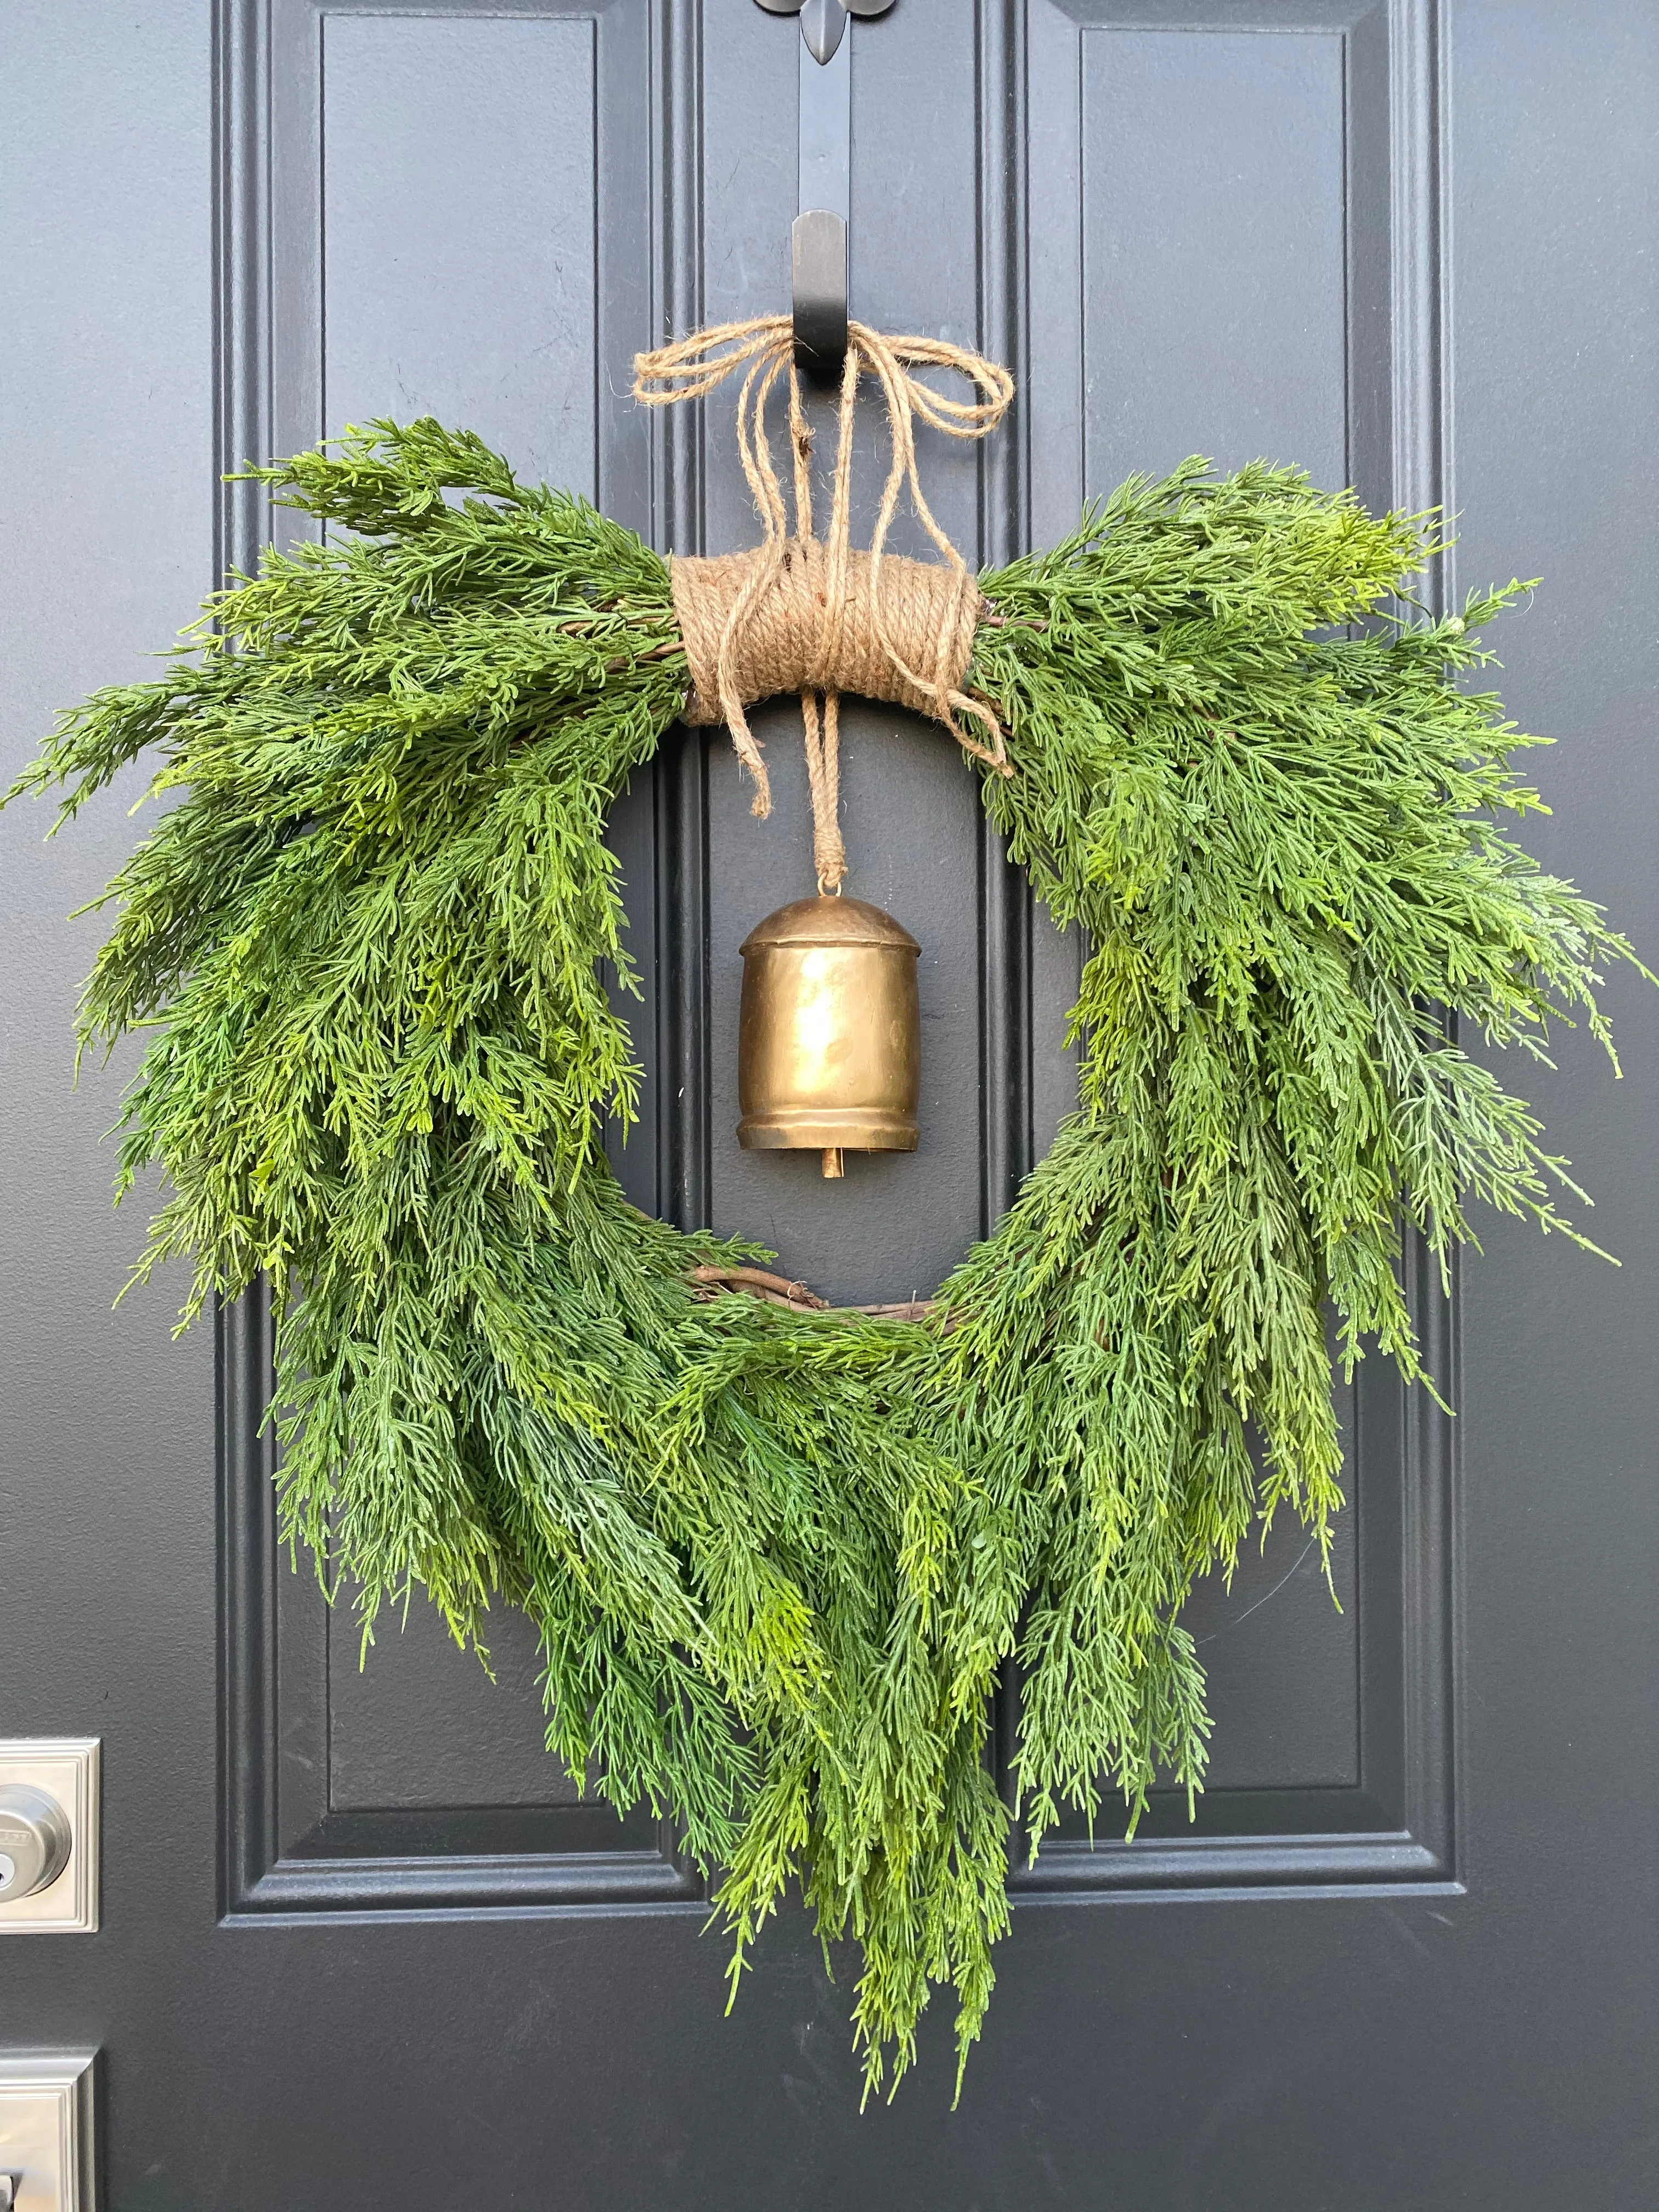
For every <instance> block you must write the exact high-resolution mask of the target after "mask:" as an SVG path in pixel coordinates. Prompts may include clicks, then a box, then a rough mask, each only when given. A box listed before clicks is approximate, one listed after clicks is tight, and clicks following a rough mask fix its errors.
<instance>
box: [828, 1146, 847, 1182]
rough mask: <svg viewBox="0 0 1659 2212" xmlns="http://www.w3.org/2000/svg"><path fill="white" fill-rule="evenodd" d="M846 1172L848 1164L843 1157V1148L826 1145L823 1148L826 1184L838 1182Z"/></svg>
mask: <svg viewBox="0 0 1659 2212" xmlns="http://www.w3.org/2000/svg"><path fill="white" fill-rule="evenodd" d="M846 1172H847V1164H846V1162H845V1160H844V1159H843V1158H842V1148H841V1146H839V1145H826V1146H824V1148H823V1179H824V1181H825V1182H836V1181H838V1180H839V1178H840V1177H841V1176H844V1175H845V1174H846Z"/></svg>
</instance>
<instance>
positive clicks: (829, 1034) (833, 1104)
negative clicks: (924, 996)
mask: <svg viewBox="0 0 1659 2212" xmlns="http://www.w3.org/2000/svg"><path fill="white" fill-rule="evenodd" d="M920 953H921V946H920V945H918V944H917V943H916V940H915V938H914V937H912V936H911V934H910V933H909V932H908V930H907V929H902V928H901V927H899V925H898V923H897V922H896V921H894V920H893V917H892V916H891V915H889V914H884V913H883V912H882V910H881V908H879V907H878V906H869V905H866V902H865V901H864V900H862V899H855V898H829V897H824V896H819V897H817V898H805V899H796V900H795V901H794V902H793V903H792V904H791V905H789V906H783V907H780V908H778V910H777V912H776V913H775V914H769V915H768V916H767V917H766V919H765V921H763V922H761V923H759V924H758V925H757V927H755V928H754V929H752V930H751V931H750V933H749V935H748V936H747V937H746V938H745V939H744V944H743V1003H742V1011H741V1012H740V1014H739V1016H738V1105H739V1106H740V1108H741V1109H742V1112H743V1119H742V1120H741V1121H739V1122H738V1143H739V1144H740V1145H741V1146H744V1149H745V1150H746V1151H750V1152H788V1151H800V1152H823V1155H824V1161H823V1171H824V1173H825V1175H827V1176H836V1175H839V1174H840V1173H841V1172H842V1167H841V1157H840V1156H841V1153H842V1152H843V1151H848V1152H915V1149H916V1144H917V1140H918V1139H919V1136H920V1130H919V1127H918V1126H917V1121H916V1102H917V1098H918V1096H919V1093H920V1089H921V1012H920V1006H919V1002H918V999H917V994H916V963H917V959H918V957H919V956H920Z"/></svg>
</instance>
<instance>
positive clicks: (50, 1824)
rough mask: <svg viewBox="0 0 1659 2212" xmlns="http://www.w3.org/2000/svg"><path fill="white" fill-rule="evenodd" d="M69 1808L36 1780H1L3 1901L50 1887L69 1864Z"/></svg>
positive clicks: (0, 1874)
mask: <svg viewBox="0 0 1659 2212" xmlns="http://www.w3.org/2000/svg"><path fill="white" fill-rule="evenodd" d="M73 1841H74V1835H73V1832H72V1831H71V1829H70V1820H69V1815H68V1814H67V1813H65V1812H64V1808H63V1807H62V1806H61V1805H60V1804H59V1803H58V1800H57V1799H56V1798H55V1797H51V1796H47V1794H46V1791H45V1790H37V1789H36V1788H35V1787H34V1785H33V1783H29V1782H8V1783H5V1784H0V1905H10V1904H11V1903H13V1902H14V1900H15V1899H17V1898H20V1897H33V1894H34V1893H35V1892H36V1890H38V1889H46V1888H48V1887H50V1886H51V1884H52V1883H53V1882H54V1881H57V1879H58V1875H60V1874H62V1872H63V1871H64V1868H65V1867H66V1866H67V1865H68V1864H69V1855H70V1844H72V1842H73Z"/></svg>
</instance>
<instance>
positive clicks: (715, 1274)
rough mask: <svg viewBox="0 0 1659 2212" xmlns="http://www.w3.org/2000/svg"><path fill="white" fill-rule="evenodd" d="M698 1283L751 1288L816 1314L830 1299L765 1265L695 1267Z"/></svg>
mask: <svg viewBox="0 0 1659 2212" xmlns="http://www.w3.org/2000/svg"><path fill="white" fill-rule="evenodd" d="M691 1279H692V1281H693V1282H694V1283H718V1284H719V1285H720V1287H721V1288H722V1289H723V1290H732V1291H751V1292H754V1293H756V1294H757V1295H758V1296H760V1297H772V1298H775V1299H776V1300H777V1301H778V1303H779V1304H781V1305H787V1306H805V1307H807V1308H808V1309H809V1310H811V1311H812V1312H814V1313H822V1312H823V1311H824V1310H825V1309H826V1308H827V1307H828V1305H829V1300H828V1298H820V1297H814V1295H813V1294H812V1292H811V1291H809V1290H808V1289H807V1287H806V1285H805V1283H791V1282H787V1281H786V1280H785V1279H784V1278H783V1276H781V1275H769V1274H768V1273H767V1272H766V1270H765V1268H764V1267H693V1269H692V1270H691Z"/></svg>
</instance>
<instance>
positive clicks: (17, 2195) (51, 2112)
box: [0, 2051, 97, 2212]
mask: <svg viewBox="0 0 1659 2212" xmlns="http://www.w3.org/2000/svg"><path fill="white" fill-rule="evenodd" d="M93 2060H94V2053H93V2052H91V2051H0V2208H11V2207H15V2212H97V2193H96V2192H97V2170H96V2161H95V2160H94V2156H93V2109H92V2092H93V2080H94V2075H93ZM8 2188H9V2190H10V2192H11V2193H10V2194H9V2195H8V2193H7V2191H8Z"/></svg>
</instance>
